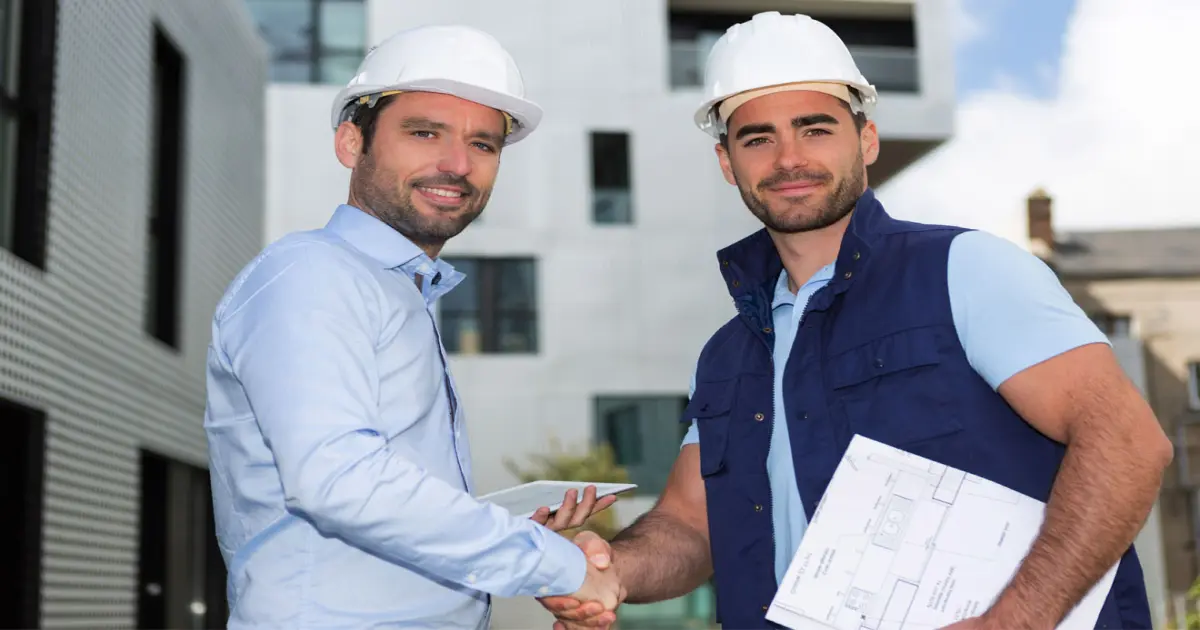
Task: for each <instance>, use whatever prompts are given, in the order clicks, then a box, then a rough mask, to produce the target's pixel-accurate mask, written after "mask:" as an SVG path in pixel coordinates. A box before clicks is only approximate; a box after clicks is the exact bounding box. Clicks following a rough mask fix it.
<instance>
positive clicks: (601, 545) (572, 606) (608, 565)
mask: <svg viewBox="0 0 1200 630" xmlns="http://www.w3.org/2000/svg"><path fill="white" fill-rule="evenodd" d="M574 541H575V544H576V545H578V546H579V548H580V549H582V550H583V554H584V556H586V557H587V577H586V578H585V579H584V581H583V586H582V587H580V589H579V590H578V591H576V592H574V593H572V594H570V595H563V596H558V597H547V598H544V599H539V600H538V601H540V602H541V604H542V606H544V607H545V608H546V610H549V611H550V612H551V613H553V614H554V616H555V617H556V618H557V619H558V620H557V621H556V622H555V623H554V630H573V629H576V628H607V627H608V626H609V625H611V624H612V623H614V622H615V621H616V620H617V614H616V609H617V606H620V605H621V603H622V602H624V601H625V596H626V592H625V587H623V586H621V579H620V575H618V573H617V570H616V569H615V568H614V567H613V566H612V547H611V546H609V544H608V541H606V540H604V539H603V538H601V537H600V536H599V535H597V534H596V533H594V532H589V531H585V532H581V533H580V534H578V535H577V536H575V539H574Z"/></svg>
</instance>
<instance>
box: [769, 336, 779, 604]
mask: <svg viewBox="0 0 1200 630" xmlns="http://www.w3.org/2000/svg"><path fill="white" fill-rule="evenodd" d="M778 367H779V366H777V365H776V364H775V350H774V349H773V348H772V349H771V426H770V430H771V432H770V433H769V434H768V436H767V440H768V442H767V453H768V454H770V452H771V443H770V440H771V437H773V436H774V435H775V419H776V418H775V416H776V415H778V414H779V410H778V409H776V408H775V370H777V369H778ZM767 472H768V476H767V505H769V506H770V507H769V510H770V517H771V522H770V523H767V527H770V528H771V575H772V576H774V575H775V572H776V571H777V569H776V567H775V555H776V554H777V553H778V551H777V546H778V545H779V542H778V541H777V540H775V493H774V492H772V491H771V478H770V471H769V470H768V471H767ZM775 589H776V590H779V583H778V580H776V584H775ZM772 592H774V591H772Z"/></svg>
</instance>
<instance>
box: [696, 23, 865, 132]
mask: <svg viewBox="0 0 1200 630" xmlns="http://www.w3.org/2000/svg"><path fill="white" fill-rule="evenodd" d="M797 84H798V85H797ZM782 89H811V90H816V91H819V92H826V93H829V94H833V95H835V96H839V97H840V98H843V100H848V102H849V103H850V105H851V108H852V109H853V110H854V111H855V112H863V113H864V114H866V115H867V116H870V115H871V113H872V112H873V111H874V107H875V101H876V100H877V99H878V93H877V92H876V91H875V86H873V85H871V84H870V83H868V82H867V80H866V78H864V77H863V75H862V73H861V72H859V70H858V66H857V65H856V64H855V63H854V58H853V57H851V56H850V50H849V49H848V48H846V44H845V43H843V42H842V40H841V38H839V37H838V36H837V34H836V33H834V32H833V30H832V29H830V28H829V27H828V26H826V25H824V24H822V23H821V22H818V21H817V20H814V19H812V18H811V17H809V16H807V15H780V13H779V12H778V11H770V12H766V13H759V14H757V15H755V16H754V17H753V18H751V19H750V21H748V22H743V23H741V24H734V25H733V26H731V27H729V29H728V30H726V31H725V34H724V35H722V36H721V38H720V39H718V40H717V43H716V44H714V45H713V48H712V51H711V52H709V54H708V63H707V65H706V67H705V71H704V102H703V103H701V105H700V107H699V109H697V110H696V115H695V122H696V126H698V127H700V129H701V130H702V131H704V132H706V133H708V134H709V135H711V136H713V137H714V138H719V137H720V135H721V134H722V133H724V132H725V120H728V115H729V114H730V113H731V111H727V112H724V116H722V115H721V112H718V106H719V105H720V104H721V103H722V102H723V101H725V100H726V99H728V98H729V97H731V96H735V95H743V97H745V96H747V93H753V91H755V90H764V92H769V91H779V90H782ZM738 100H741V99H738ZM745 100H749V99H748V98H747V99H745ZM742 102H744V100H743V101H742ZM738 104H740V103H738Z"/></svg>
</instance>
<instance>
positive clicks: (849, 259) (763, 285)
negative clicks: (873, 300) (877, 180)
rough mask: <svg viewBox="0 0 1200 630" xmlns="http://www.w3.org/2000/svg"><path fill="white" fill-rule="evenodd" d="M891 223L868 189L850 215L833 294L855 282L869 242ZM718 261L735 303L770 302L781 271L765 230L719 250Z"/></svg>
mask: <svg viewBox="0 0 1200 630" xmlns="http://www.w3.org/2000/svg"><path fill="white" fill-rule="evenodd" d="M894 222H895V220H894V219H892V218H891V216H889V215H888V214H887V212H886V211H885V210H884V209H883V204H881V203H880V202H879V200H878V199H877V198H876V197H875V191H874V190H873V189H871V188H868V189H867V190H866V192H864V193H863V195H862V196H861V197H859V199H858V201H857V202H856V203H855V205H854V212H853V213H852V214H851V215H850V225H849V226H847V228H846V233H845V235H843V236H842V243H841V247H840V249H839V250H838V258H837V262H836V264H835V265H834V276H833V280H831V281H830V287H831V289H832V292H833V293H834V294H836V293H841V292H842V291H845V290H846V288H848V287H849V285H850V284H851V283H852V282H853V281H854V274H855V273H856V272H857V270H858V269H860V268H861V267H862V266H863V265H864V264H866V261H867V259H868V258H869V257H870V253H871V246H870V243H872V242H874V240H875V236H877V235H878V234H881V233H884V232H887V231H889V228H891V227H892V224H893V223H894ZM717 259H718V261H719V264H720V269H721V276H722V277H723V278H724V280H725V286H726V288H727V289H728V290H729V295H730V296H731V297H733V299H734V301H738V302H740V301H744V300H745V299H747V298H752V297H753V296H760V297H765V299H766V301H767V303H770V301H771V300H770V296H771V295H773V294H774V287H775V282H776V281H777V280H778V278H779V272H780V271H782V270H783V261H782V260H780V258H779V252H778V251H777V250H776V249H775V243H774V241H772V240H771V235H770V234H769V233H767V230H766V228H763V229H761V230H759V231H757V232H755V233H753V234H751V235H750V236H747V237H746V238H744V239H742V240H740V241H738V242H736V243H733V244H732V245H729V246H728V247H725V248H724V249H722V250H720V251H718V252H717Z"/></svg>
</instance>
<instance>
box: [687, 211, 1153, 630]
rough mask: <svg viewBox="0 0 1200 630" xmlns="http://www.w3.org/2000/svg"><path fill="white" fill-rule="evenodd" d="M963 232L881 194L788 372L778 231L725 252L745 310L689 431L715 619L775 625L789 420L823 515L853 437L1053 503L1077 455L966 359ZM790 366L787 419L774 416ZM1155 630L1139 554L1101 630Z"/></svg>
mask: <svg viewBox="0 0 1200 630" xmlns="http://www.w3.org/2000/svg"><path fill="white" fill-rule="evenodd" d="M964 231H965V229H963V228H956V227H946V226H935V225H924V224H918V223H911V222H906V221H899V220H896V219H893V218H892V217H890V216H888V215H887V213H886V212H885V211H884V209H883V207H882V205H881V204H880V203H879V202H878V200H877V199H876V198H875V194H874V192H873V191H871V190H868V191H867V192H866V194H864V195H863V197H862V198H861V199H860V200H859V202H858V204H857V206H856V209H855V211H854V213H853V214H852V215H851V219H850V225H849V226H848V228H847V230H846V234H845V236H844V237H843V239H842V245H841V249H840V251H839V253H838V258H837V263H836V268H835V271H834V277H833V280H831V281H830V283H829V284H828V285H826V286H825V287H823V288H822V289H821V290H820V291H818V292H817V293H816V294H814V295H813V296H812V298H811V299H810V300H809V303H808V305H807V307H806V310H805V313H804V317H803V320H802V321H801V324H800V327H799V329H798V330H797V331H796V339H795V342H794V344H793V346H792V351H791V356H790V357H789V359H788V361H787V365H786V366H775V365H773V360H772V354H771V350H772V345H773V343H774V338H773V336H772V329H771V326H772V325H773V322H772V318H771V298H772V295H773V294H774V287H775V282H776V280H777V278H778V275H779V272H780V270H781V269H782V263H781V262H780V259H779V255H778V253H777V252H776V250H775V247H774V244H773V243H772V241H771V239H770V237H769V236H768V234H767V233H766V231H765V230H763V231H759V232H757V233H755V234H753V235H751V236H749V237H747V238H745V239H743V240H741V241H739V242H737V243H735V244H733V245H731V246H729V247H727V248H725V249H723V250H721V251H720V252H719V253H718V260H719V264H720V268H721V273H722V275H723V276H724V279H725V283H726V286H727V287H728V288H729V292H730V295H731V296H732V297H733V299H734V303H735V305H736V306H737V310H738V315H737V316H736V317H734V318H733V319H731V320H730V321H729V322H727V323H726V324H725V325H724V326H722V327H721V328H720V330H718V331H717V333H716V334H715V335H713V336H712V338H711V339H710V340H709V341H708V343H707V344H706V345H705V347H704V350H703V351H702V353H701V355H700V361H699V364H698V366H697V371H696V388H695V391H694V393H693V395H692V399H691V402H690V403H689V404H688V407H687V410H686V411H685V413H684V415H683V418H682V421H684V422H690V421H691V419H693V418H695V419H696V420H697V425H698V427H699V432H700V472H701V474H702V476H703V477H704V484H705V489H706V491H707V493H708V499H707V500H708V526H709V534H710V537H711V539H712V556H713V565H714V569H715V574H714V582H715V585H716V591H717V615H718V617H719V621H721V623H722V625H723V626H724V627H726V628H738V629H748V628H775V627H779V626H777V625H775V624H773V623H771V622H768V621H767V620H766V611H767V607H768V605H769V604H770V602H771V599H772V598H773V597H774V594H775V591H776V588H777V585H776V583H775V570H774V560H775V551H774V549H775V548H774V544H775V543H774V538H773V532H772V527H771V507H772V505H771V492H770V486H769V485H768V482H767V468H766V460H767V450H768V445H769V444H770V437H771V426H772V423H773V422H778V421H786V422H787V423H788V432H789V435H790V438H791V445H792V455H793V460H794V463H795V470H796V481H797V483H798V485H799V489H800V494H801V497H802V499H803V502H804V510H805V512H806V513H807V514H808V517H809V518H810V519H811V518H812V515H813V512H814V510H815V509H816V506H817V503H818V502H819V501H820V499H821V496H822V495H823V494H824V492H825V488H826V486H827V485H828V483H829V480H830V478H831V477H832V476H833V472H834V469H835V468H836V467H837V465H838V462H839V461H840V460H841V457H842V454H843V453H844V452H845V451H846V448H847V446H848V445H849V443H850V438H851V436H853V435H854V434H856V433H858V434H862V435H864V436H866V437H869V438H872V439H874V440H877V441H880V442H883V443H885V444H890V445H892V446H895V447H897V448H901V449H904V450H907V451H910V452H913V453H915V454H917V455H920V456H922V457H927V458H929V459H931V460H934V461H937V462H941V463H943V464H945V465H947V466H951V467H954V468H959V469H962V470H965V471H967V472H968V473H972V474H975V475H978V476H980V477H983V478H985V479H990V480H992V481H994V482H996V483H999V484H1001V485H1004V486H1007V487H1009V488H1011V489H1013V490H1016V491H1018V492H1021V493H1024V494H1026V495H1028V496H1030V497H1033V498H1035V499H1038V500H1040V501H1046V500H1048V498H1049V495H1050V488H1051V485H1052V484H1053V482H1054V478H1055V475H1056V473H1057V471H1058V468H1059V464H1060V463H1061V461H1062V458H1063V455H1064V453H1065V449H1064V447H1063V446H1062V445H1060V444H1058V443H1057V442H1054V441H1052V440H1050V439H1048V438H1046V437H1045V436H1043V435H1042V434H1041V433H1038V432H1037V431H1036V430H1035V429H1033V428H1032V427H1030V426H1029V424H1027V423H1026V422H1025V420H1024V419H1022V418H1021V417H1020V416H1019V415H1017V413H1016V412H1014V411H1013V410H1012V408H1011V407H1009V405H1008V404H1007V403H1006V402H1005V400H1004V399H1003V398H1002V397H1001V396H1000V395H999V394H997V393H996V392H995V391H993V390H992V388H991V387H990V386H988V384H987V382H986V381H984V380H983V379H982V378H981V377H980V376H979V375H978V374H977V373H976V372H975V371H974V370H973V369H972V368H971V366H970V364H969V363H968V362H967V357H966V354H965V352H964V350H963V348H962V346H961V344H960V343H959V341H958V336H957V334H956V332H955V327H954V321H953V316H952V314H951V310H950V298H949V292H948V288H947V280H946V270H947V257H948V255H949V249H950V243H951V241H952V240H953V238H954V237H955V236H956V235H958V234H960V233H962V232H964ZM777 368H778V369H784V375H783V390H784V391H783V400H784V407H785V410H786V414H787V417H786V418H774V417H772V416H773V409H772V408H773V404H772V400H773V390H772V388H773V385H774V380H773V370H774V369H777ZM1097 627H1099V628H1121V629H1130V628H1150V627H1151V625H1150V610H1149V606H1148V604H1147V598H1146V590H1145V585H1144V582H1143V578H1142V569H1141V565H1140V563H1139V562H1138V559H1137V555H1136V553H1135V552H1134V550H1133V548H1132V547H1130V549H1129V550H1128V551H1127V552H1126V553H1125V555H1124V557H1123V559H1122V561H1121V566H1120V568H1119V569H1118V571H1117V576H1116V581H1115V583H1114V585H1113V588H1112V591H1111V593H1110V595H1109V597H1108V600H1107V601H1106V602H1105V604H1104V607H1103V609H1102V611H1101V614H1100V619H1099V622H1098V624H1097Z"/></svg>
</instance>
